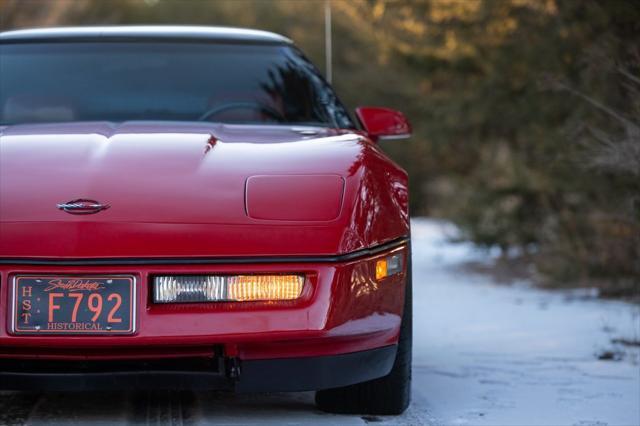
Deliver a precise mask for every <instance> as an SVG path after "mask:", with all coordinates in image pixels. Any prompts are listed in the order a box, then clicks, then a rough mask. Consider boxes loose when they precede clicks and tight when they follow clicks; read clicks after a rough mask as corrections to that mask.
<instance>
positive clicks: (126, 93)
mask: <svg viewBox="0 0 640 426" xmlns="http://www.w3.org/2000/svg"><path fill="white" fill-rule="evenodd" d="M102 120H106V121H115V122H121V121H128V120H170V121H176V120H178V121H209V122H223V123H249V124H252V123H262V124H298V125H319V126H330V127H343V128H349V127H353V123H352V122H351V120H350V119H349V116H348V113H347V112H346V110H345V109H344V107H343V106H342V105H341V104H340V102H339V101H338V99H337V98H336V96H335V95H334V93H333V91H332V90H331V88H330V87H329V86H328V84H327V83H326V82H325V81H324V80H323V79H322V78H321V77H320V76H319V75H318V73H317V71H316V69H315V68H314V66H313V65H312V64H311V63H310V62H309V61H308V60H306V59H305V58H304V57H303V56H302V55H301V54H300V53H299V52H298V51H297V50H296V48H295V47H292V46H289V45H248V44H238V43H235V44H231V43H229V44H222V43H205V42H199V43H196V42H99V43H97V42H67V43H64V42H63V43H18V44H4V45H0V123H2V124H19V123H39V122H49V123H50V122H69V121H102Z"/></svg>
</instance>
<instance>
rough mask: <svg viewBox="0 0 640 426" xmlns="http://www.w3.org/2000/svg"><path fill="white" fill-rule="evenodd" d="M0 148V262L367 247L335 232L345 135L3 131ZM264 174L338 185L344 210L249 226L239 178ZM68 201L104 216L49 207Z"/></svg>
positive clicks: (75, 127)
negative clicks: (326, 179) (84, 203)
mask: <svg viewBox="0 0 640 426" xmlns="http://www.w3.org/2000/svg"><path fill="white" fill-rule="evenodd" d="M0 138H1V139H0V255H4V256H34V257H41V256H53V257H59V256H61V257H86V256H89V257H94V256H95V257H104V256H115V257H119V256H147V255H152V256H183V255H190V256H191V255H197V256H208V255H273V254H310V253H314V254H322V253H327V254H328V253H336V252H339V251H344V250H348V249H351V248H354V247H355V246H364V245H367V242H365V241H359V242H353V241H351V240H353V238H351V239H350V238H349V237H348V235H350V233H349V232H346V231H345V230H347V229H349V228H350V227H351V222H352V221H353V220H354V219H353V217H352V215H351V214H350V210H351V209H352V205H353V203H354V201H353V200H351V199H350V197H348V194H350V193H354V194H355V193H356V192H357V191H358V189H357V187H358V186H359V185H360V184H359V173H358V170H359V168H361V167H362V159H363V152H364V151H366V150H367V149H370V148H368V145H370V144H368V143H364V142H363V140H362V138H361V137H360V136H359V135H357V134H353V133H344V134H338V132H336V131H330V130H326V129H321V128H291V127H282V126H230V125H213V124H211V125H210V124H191V125H188V124H167V123H141V122H137V123H124V124H121V125H113V124H110V123H78V124H68V125H29V126H27V125H23V126H12V127H7V128H4V129H3V130H2V135H1V136H0ZM271 175H276V176H282V175H292V176H294V178H295V176H296V175H321V176H324V175H329V176H339V177H341V178H342V179H344V182H345V188H346V189H345V192H346V193H347V194H346V196H345V201H346V203H345V205H344V206H343V208H342V209H341V211H340V214H339V215H338V217H336V218H334V219H332V220H324V221H322V220H321V221H317V220H316V221H302V222H301V221H296V220H280V221H274V220H264V219H259V218H258V219H256V218H255V217H250V216H249V215H247V210H246V208H247V207H246V200H245V186H246V185H247V180H248V179H249V178H250V177H251V176H271ZM264 190H268V188H267V189H264ZM264 190H263V191H264ZM273 190H274V191H275V192H276V193H277V188H274V189H273ZM310 196H311V195H310ZM341 196H342V195H341ZM264 198H265V197H264V196H262V199H263V202H264ZM76 199H88V200H95V201H97V202H99V203H102V204H105V205H108V206H109V208H108V209H105V210H102V211H100V212H98V213H96V214H91V215H73V214H69V213H67V212H65V211H62V210H61V209H59V208H57V205H58V204H60V203H67V202H70V201H73V200H76ZM343 210H347V211H346V212H345V211H343ZM283 227H287V228H286V229H287V230H288V231H287V234H288V237H287V238H288V241H289V244H283V241H282V239H283V237H281V235H282V233H283ZM314 230H315V231H314ZM308 232H314V234H313V235H316V236H317V238H315V239H314V241H309V238H308V236H309V234H308ZM296 238H299V239H300V241H299V242H296ZM305 240H306V244H304V241H305ZM356 240H357V238H356ZM287 245H288V246H289V247H288V248H287V247H286V246H287Z"/></svg>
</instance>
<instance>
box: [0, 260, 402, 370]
mask: <svg viewBox="0 0 640 426" xmlns="http://www.w3.org/2000/svg"><path fill="white" fill-rule="evenodd" d="M395 251H399V252H402V253H403V254H404V256H405V260H406V253H407V252H406V248H400V249H395ZM381 256H382V255H378V256H375V257H370V258H366V259H359V260H354V261H350V262H340V263H330V264H320V265H318V264H310V263H293V262H292V263H282V264H253V265H252V264H240V265H198V266H194V265H164V266H163V265H157V266H142V267H141V266H136V267H131V266H126V265H122V266H109V267H97V266H90V267H89V266H83V267H68V266H67V267H51V266H37V267H36V266H18V265H15V266H11V265H6V266H3V267H2V274H1V276H0V279H1V280H2V287H1V289H0V298H1V300H3V301H6V300H10V298H11V289H10V285H8V283H11V282H12V279H13V277H14V276H16V275H18V274H39V273H45V271H46V273H47V274H57V273H59V274H61V275H68V274H77V273H82V274H115V273H117V274H124V273H126V274H133V275H134V276H135V277H136V281H137V297H138V301H139V303H138V306H139V315H138V326H137V330H138V331H137V332H136V333H135V334H134V335H131V336H114V337H111V336H69V335H62V336H51V335H49V336H31V335H29V336H26V335H20V336H13V335H11V334H9V333H8V331H7V330H8V322H9V321H10V312H8V311H7V309H6V304H4V303H3V304H2V307H3V309H2V315H1V317H0V357H5V358H7V357H10V358H33V357H34V356H36V355H37V357H38V358H55V359H61V358H63V359H74V358H78V357H86V358H91V359H119V358H140V357H148V358H153V357H166V356H175V357H179V356H188V355H192V354H194V353H206V352H207V348H208V349H209V351H211V352H212V350H213V346H214V345H234V346H235V347H236V349H235V350H236V351H237V353H238V356H240V357H241V358H242V359H264V358H288V357H298V356H315V355H332V354H340V353H348V352H356V351H361V350H367V349H372V348H376V347H381V346H386V345H389V344H393V343H395V342H396V341H397V338H398V332H399V326H400V317H401V314H402V305H403V300H404V279H405V274H406V270H405V271H403V272H402V273H401V274H398V275H396V276H392V277H389V278H387V279H385V280H382V281H380V282H378V281H375V280H374V279H373V278H372V277H374V276H375V269H374V268H375V267H374V265H375V260H376V259H378V258H380V257H381ZM405 264H406V262H405ZM292 271H294V272H296V273H303V274H305V275H306V277H307V279H306V282H305V288H304V291H303V293H304V296H303V297H302V298H301V299H299V300H296V301H289V302H269V303H267V302H254V303H231V302H229V303H203V304H196V303H191V304H153V302H152V299H151V288H150V286H151V282H152V280H151V279H150V277H152V276H154V275H162V274H205V273H222V274H225V273H226V274H228V273H260V272H264V273H278V272H292Z"/></svg>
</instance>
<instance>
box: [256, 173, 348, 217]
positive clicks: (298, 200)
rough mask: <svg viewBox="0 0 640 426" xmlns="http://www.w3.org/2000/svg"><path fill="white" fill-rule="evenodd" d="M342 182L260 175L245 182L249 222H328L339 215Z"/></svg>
mask: <svg viewBox="0 0 640 426" xmlns="http://www.w3.org/2000/svg"><path fill="white" fill-rule="evenodd" d="M343 194H344V179H343V178H342V177H341V176H338V175H266V176H265V175H262V176H251V177H249V178H248V179H247V187H246V203H247V214H248V215H249V217H250V218H252V219H264V220H291V221H331V220H335V219H336V218H337V217H338V216H339V215H340V210H341V209H342V197H343Z"/></svg>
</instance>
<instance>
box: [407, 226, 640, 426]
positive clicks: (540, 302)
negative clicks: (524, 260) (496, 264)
mask: <svg viewBox="0 0 640 426" xmlns="http://www.w3.org/2000/svg"><path fill="white" fill-rule="evenodd" d="M447 229H449V232H451V229H450V228H448V227H447V226H443V225H439V224H438V223H436V222H433V221H426V220H416V221H414V222H413V228H412V238H413V256H414V257H413V262H414V277H415V278H414V294H415V295H414V300H415V306H414V311H415V326H414V330H415V331H414V333H415V334H414V345H415V346H414V378H415V386H414V391H415V403H416V404H415V405H414V406H413V409H419V408H420V407H421V406H424V407H425V409H426V410H427V411H428V412H429V413H430V415H431V416H433V417H434V418H435V419H436V420H437V422H438V423H444V424H457V425H464V424H486V425H518V424H519V425H541V424H549V425H561V424H562V425H585V426H586V425H605V424H609V425H639V424H640V366H639V365H638V362H639V361H640V357H638V351H637V350H636V351H628V353H627V356H626V359H625V360H623V361H620V362H615V361H599V360H598V359H597V357H596V356H595V355H596V354H598V353H601V352H602V351H604V350H611V349H612V348H613V345H612V344H611V339H612V338H626V339H635V340H636V341H637V340H638V338H640V308H639V307H638V306H634V305H631V304H625V303H622V302H606V301H601V300H580V299H575V298H573V297H570V295H569V294H567V293H562V292H543V291H540V290H536V289H532V288H530V287H528V286H527V285H526V283H521V285H515V286H504V285H497V284H495V283H493V282H491V280H490V278H488V277H487V276H482V275H470V274H468V273H465V272H463V271H464V269H463V268H460V265H461V264H462V263H464V262H467V261H471V260H474V261H485V260H486V258H485V256H486V255H485V254H483V253H482V252H479V251H476V250H474V249H473V247H472V246H470V245H468V244H451V243H449V242H448V241H447V238H446V233H447Z"/></svg>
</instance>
